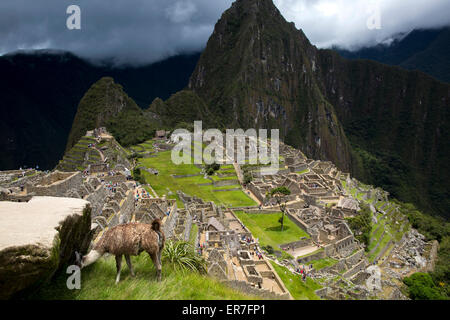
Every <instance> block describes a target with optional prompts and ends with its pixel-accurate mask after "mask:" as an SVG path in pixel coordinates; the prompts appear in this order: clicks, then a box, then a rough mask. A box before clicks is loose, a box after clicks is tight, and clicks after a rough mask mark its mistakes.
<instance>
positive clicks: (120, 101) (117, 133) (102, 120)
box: [66, 77, 155, 151]
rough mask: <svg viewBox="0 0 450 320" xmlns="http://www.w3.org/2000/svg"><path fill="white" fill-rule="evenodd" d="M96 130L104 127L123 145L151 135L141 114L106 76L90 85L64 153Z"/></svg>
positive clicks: (152, 127) (133, 103) (145, 118)
mask: <svg viewBox="0 0 450 320" xmlns="http://www.w3.org/2000/svg"><path fill="white" fill-rule="evenodd" d="M98 127H106V128H107V129H108V131H110V132H111V133H112V134H113V135H114V137H115V138H116V139H117V140H118V141H119V143H121V144H122V145H124V146H127V145H130V144H136V143H139V142H142V141H144V140H146V139H150V138H151V137H152V136H153V134H154V132H155V127H154V126H153V125H152V122H151V121H150V119H149V118H148V117H146V116H145V115H144V111H143V110H142V109H140V108H139V107H138V106H137V104H136V103H135V102H134V101H133V99H131V98H130V97H129V96H128V95H127V94H126V93H125V92H124V91H123V88H122V86H121V85H120V84H117V83H114V79H113V78H110V77H104V78H102V79H100V80H99V81H97V82H96V83H94V84H93V85H92V87H91V88H90V89H89V90H88V91H87V92H86V94H85V95H84V97H83V98H82V99H81V101H80V104H79V105H78V109H77V113H76V114H75V118H74V120H73V124H72V129H71V131H70V134H69V138H68V141H67V146H66V151H69V150H70V149H72V147H73V146H74V145H75V143H77V141H78V140H79V139H80V138H81V137H83V136H84V135H85V134H86V131H87V130H92V129H94V128H98Z"/></svg>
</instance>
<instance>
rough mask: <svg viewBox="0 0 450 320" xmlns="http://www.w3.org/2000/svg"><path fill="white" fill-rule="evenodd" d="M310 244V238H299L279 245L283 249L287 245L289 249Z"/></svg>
mask: <svg viewBox="0 0 450 320" xmlns="http://www.w3.org/2000/svg"><path fill="white" fill-rule="evenodd" d="M310 245H312V240H311V239H301V240H298V241H294V242H289V243H284V244H282V245H280V248H281V249H283V250H286V249H287V247H289V248H291V249H297V248H301V247H307V246H310Z"/></svg>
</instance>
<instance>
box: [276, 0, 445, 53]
mask: <svg viewBox="0 0 450 320" xmlns="http://www.w3.org/2000/svg"><path fill="white" fill-rule="evenodd" d="M274 3H275V4H276V5H277V7H278V9H279V10H280V11H281V13H282V14H283V16H284V17H285V18H286V20H288V21H293V22H294V23H295V25H296V26H297V28H301V29H302V30H303V31H304V33H305V34H306V36H307V37H308V38H309V39H310V41H311V42H312V43H313V44H315V45H316V46H318V47H321V48H327V47H331V46H333V45H337V46H340V47H344V48H348V49H357V48H360V47H363V46H371V45H374V44H377V43H380V42H383V41H386V40H388V39H389V38H391V37H393V36H395V35H398V34H400V33H407V32H410V31H412V30H413V29H425V28H427V29H429V28H439V27H443V26H448V25H450V15H449V14H448V13H449V12H450V1H448V0H274ZM377 10H378V12H379V18H380V29H369V28H368V26H367V20H368V19H369V18H370V17H373V16H374V14H376V13H377Z"/></svg>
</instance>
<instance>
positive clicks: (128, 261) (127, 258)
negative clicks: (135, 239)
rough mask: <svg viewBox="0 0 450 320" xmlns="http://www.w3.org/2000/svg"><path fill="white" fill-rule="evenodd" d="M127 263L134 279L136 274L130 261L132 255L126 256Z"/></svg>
mask: <svg viewBox="0 0 450 320" xmlns="http://www.w3.org/2000/svg"><path fill="white" fill-rule="evenodd" d="M125 261H126V262H127V265H128V269H130V273H131V276H132V277H134V276H135V275H136V274H135V273H134V270H133V266H132V264H131V259H130V255H129V254H126V255H125Z"/></svg>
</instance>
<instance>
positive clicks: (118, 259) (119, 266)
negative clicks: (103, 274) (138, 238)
mask: <svg viewBox="0 0 450 320" xmlns="http://www.w3.org/2000/svg"><path fill="white" fill-rule="evenodd" d="M116 268H117V276H116V284H118V283H119V281H120V271H122V255H121V254H118V255H117V256H116Z"/></svg>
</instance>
